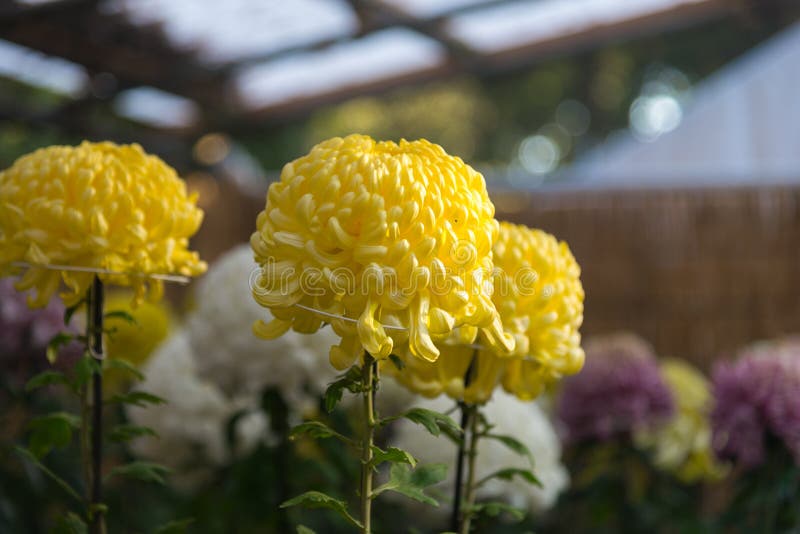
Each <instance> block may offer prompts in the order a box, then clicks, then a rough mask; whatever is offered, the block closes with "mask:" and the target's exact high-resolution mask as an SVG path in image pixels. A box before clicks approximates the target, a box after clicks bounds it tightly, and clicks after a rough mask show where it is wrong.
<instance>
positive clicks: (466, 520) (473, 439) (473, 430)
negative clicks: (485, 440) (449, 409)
mask: <svg viewBox="0 0 800 534" xmlns="http://www.w3.org/2000/svg"><path fill="white" fill-rule="evenodd" d="M467 408H468V411H469V414H470V416H469V446H468V448H467V450H466V452H465V454H466V456H467V458H468V461H469V465H468V467H467V482H466V485H465V488H466V491H465V493H466V495H465V497H464V510H463V512H462V514H461V525H460V528H459V530H458V532H459V534H469V529H470V523H471V522H472V515H473V514H472V505H474V504H475V490H476V489H477V488H476V486H475V458H477V456H478V438H479V437H480V434H479V433H478V407H477V406H475V405H469V406H468V407H467ZM464 439H465V440H466V439H467V436H466V435H465V436H464Z"/></svg>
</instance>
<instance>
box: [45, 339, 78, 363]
mask: <svg viewBox="0 0 800 534" xmlns="http://www.w3.org/2000/svg"><path fill="white" fill-rule="evenodd" d="M73 339H75V336H74V335H73V334H68V333H66V332H59V333H58V334H56V335H54V336H53V337H52V338H51V339H50V341H49V342H48V343H47V349H46V350H45V354H46V356H47V361H48V362H50V365H53V364H54V363H56V361H58V351H59V350H61V347H63V346H64V345H66V344H67V343H69V342H70V341H72V340H73Z"/></svg>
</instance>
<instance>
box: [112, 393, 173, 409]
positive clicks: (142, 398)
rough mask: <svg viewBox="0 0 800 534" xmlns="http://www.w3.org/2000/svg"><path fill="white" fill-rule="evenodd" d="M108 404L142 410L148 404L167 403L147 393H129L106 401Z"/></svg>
mask: <svg viewBox="0 0 800 534" xmlns="http://www.w3.org/2000/svg"><path fill="white" fill-rule="evenodd" d="M106 403H107V404H131V405H133V406H139V407H141V408H144V407H146V406H147V405H148V404H166V403H167V401H166V400H165V399H163V398H161V397H159V396H158V395H153V394H152V393H147V392H146V391H129V392H127V393H121V394H117V395H114V396H113V397H111V398H110V399H108V400H107V401H106Z"/></svg>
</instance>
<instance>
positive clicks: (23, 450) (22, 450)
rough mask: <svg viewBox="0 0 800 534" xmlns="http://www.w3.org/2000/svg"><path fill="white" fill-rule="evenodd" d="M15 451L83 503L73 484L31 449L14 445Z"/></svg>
mask: <svg viewBox="0 0 800 534" xmlns="http://www.w3.org/2000/svg"><path fill="white" fill-rule="evenodd" d="M14 451H15V452H16V453H17V454H19V455H20V456H21V457H22V458H23V459H25V460H27V461H29V462H31V463H32V464H33V465H35V466H36V467H38V468H39V470H40V471H41V472H42V473H44V474H45V475H47V476H48V477H49V478H50V479H51V480H52V481H53V482H55V483H56V484H57V485H58V486H59V487H60V488H61V489H63V490H64V491H65V492H66V493H67V494H68V495H70V496H71V497H73V498H74V499H75V500H76V501H78V502H79V503H81V504H83V498H82V497H81V496H80V495H78V492H77V491H75V490H74V489H73V488H72V486H70V485H69V483H67V481H66V480H64V479H63V478H61V477H60V476H58V475H57V474H55V473H54V472H53V471H51V470H50V469H49V468H48V467H47V466H46V465H44V464H43V463H42V462H40V461H39V458H37V457H36V455H35V454H33V453H32V452H31V451H29V450H28V449H26V448H24V447H14Z"/></svg>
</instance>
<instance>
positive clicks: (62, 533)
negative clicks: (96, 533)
mask: <svg viewBox="0 0 800 534" xmlns="http://www.w3.org/2000/svg"><path fill="white" fill-rule="evenodd" d="M88 531H89V530H88V527H87V525H86V523H85V522H84V521H83V519H81V517H80V516H79V515H78V514H76V513H74V512H67V513H66V514H64V515H63V516H61V517H59V518H58V521H56V524H55V526H54V527H53V529H52V530H51V531H50V532H51V534H87V533H88Z"/></svg>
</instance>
